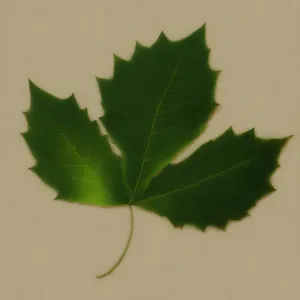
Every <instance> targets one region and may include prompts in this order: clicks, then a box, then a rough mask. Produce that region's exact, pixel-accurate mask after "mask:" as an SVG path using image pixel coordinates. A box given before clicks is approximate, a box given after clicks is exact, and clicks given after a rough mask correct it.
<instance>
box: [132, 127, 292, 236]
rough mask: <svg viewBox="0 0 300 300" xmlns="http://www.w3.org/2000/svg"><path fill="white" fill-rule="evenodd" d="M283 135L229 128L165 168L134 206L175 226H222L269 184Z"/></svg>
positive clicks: (244, 213)
mask: <svg viewBox="0 0 300 300" xmlns="http://www.w3.org/2000/svg"><path fill="white" fill-rule="evenodd" d="M288 139H289V137H288V138H282V139H260V138H257V137H256V136H255V133H254V130H250V131H248V132H246V133H244V134H241V135H236V134H235V133H234V132H233V130H232V129H231V128H230V129H229V130H227V131H226V132H225V133H224V134H223V135H221V136H220V137H218V138H217V139H215V140H213V141H210V142H208V143H206V144H204V145H203V146H202V147H200V148H199V149H198V150H197V151H196V152H195V153H194V154H192V155H191V156H190V157H189V158H188V159H186V160H185V161H183V162H181V163H179V164H175V165H170V166H168V167H167V168H166V169H165V170H164V171H163V172H162V173H161V174H160V175H158V176H157V177H156V178H155V179H154V180H153V181H152V182H151V184H150V186H149V188H148V190H147V191H146V193H145V198H144V199H142V200H141V201H138V202H136V203H135V205H137V206H139V207H142V208H144V209H146V210H149V211H152V212H154V213H156V214H159V215H161V216H165V217H167V218H168V219H169V220H170V221H171V222H172V224H173V225H174V226H175V227H182V226H183V225H193V226H196V227H198V228H200V229H201V230H205V228H206V227H207V226H215V227H219V228H223V229H224V228H225V227H226V225H227V223H228V222H229V221H230V220H240V219H242V218H243V217H245V216H247V215H248V210H249V209H250V208H252V207H253V206H254V205H255V204H256V203H257V201H258V200H259V199H261V198H262V197H264V196H266V195H268V194H269V193H271V192H272V191H274V188H273V187H272V185H271V183H270V176H271V175H272V173H273V172H274V171H275V169H276V168H277V167H278V164H277V159H278V156H279V154H280V152H281V149H282V147H283V146H284V145H285V144H286V142H287V140H288Z"/></svg>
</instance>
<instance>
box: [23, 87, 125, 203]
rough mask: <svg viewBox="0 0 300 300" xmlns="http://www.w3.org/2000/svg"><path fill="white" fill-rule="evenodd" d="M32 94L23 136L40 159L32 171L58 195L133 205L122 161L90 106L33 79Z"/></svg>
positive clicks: (82, 199)
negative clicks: (53, 92) (52, 92)
mask: <svg viewBox="0 0 300 300" xmlns="http://www.w3.org/2000/svg"><path fill="white" fill-rule="evenodd" d="M30 92H31V107H30V110H29V111H28V112H26V113H25V116H26V119H27V122H28V131H27V132H26V133H24V134H23V136H24V138H25V140H26V142H27V144H28V146H29V148H30V150H31V152H32V154H33V156H34V157H35V159H36V162H37V164H36V165H35V166H34V167H33V168H31V169H32V170H33V171H34V172H35V173H36V174H37V175H38V176H39V177H40V178H41V179H42V180H43V181H44V182H45V183H46V184H48V185H49V186H51V187H52V188H54V189H55V190H56V191H57V192H58V196H57V198H56V199H60V200H65V201H70V202H80V203H84V204H94V205H100V206H111V205H120V204H124V203H128V199H127V197H126V190H125V188H124V187H123V185H122V171H121V163H120V159H119V157H117V156H116V155H114V154H113V152H112V151H111V148H110V146H109V144H108V141H107V137H106V136H103V135H100V131H99V126H98V124H97V122H96V121H93V122H91V121H90V120H89V117H88V114H87V110H86V109H85V110H81V109H80V108H79V106H78V104H77V102H76V100H75V97H74V96H73V95H72V96H71V97H69V98H67V99H63V100H61V99H58V98H56V97H54V96H53V95H50V94H48V93H47V92H45V91H43V90H42V89H40V88H38V87H37V86H36V85H34V84H33V83H32V82H30Z"/></svg>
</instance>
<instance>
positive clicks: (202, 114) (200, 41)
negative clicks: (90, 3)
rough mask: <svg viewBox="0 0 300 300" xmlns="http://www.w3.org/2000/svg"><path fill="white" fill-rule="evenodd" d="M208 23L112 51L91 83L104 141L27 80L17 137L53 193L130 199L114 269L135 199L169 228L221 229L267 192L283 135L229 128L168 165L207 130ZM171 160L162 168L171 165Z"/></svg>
mask: <svg viewBox="0 0 300 300" xmlns="http://www.w3.org/2000/svg"><path fill="white" fill-rule="evenodd" d="M209 52H210V50H209V49H208V48H207V45H206V41H205V26H202V27H201V28H200V29H199V30H197V31H195V32H194V33H192V34H191V35H189V36H188V37H186V38H185V39H182V40H180V41H170V40H169V39H167V37H166V36H165V35H164V34H161V35H160V37H159V38H158V40H157V41H156V42H155V43H154V44H153V45H152V46H151V47H149V48H146V47H143V46H141V45H139V44H137V46H136V49H135V52H134V54H133V57H132V58H131V59H130V60H129V61H125V60H122V59H120V58H118V57H117V56H115V69H114V76H113V78H111V79H98V84H99V88H100V91H101V93H102V103H103V107H104V111H105V115H104V116H103V117H102V118H101V120H102V122H103V124H104V126H105V127H106V130H107V132H108V134H109V135H110V138H112V140H113V141H114V142H115V143H116V144H117V145H118V146H119V148H120V150H121V152H122V156H123V159H121V158H120V157H118V156H117V155H115V154H114V153H113V151H112V149H111V147H110V145H109V143H108V137H107V136H103V135H101V134H100V130H99V127H98V124H97V123H96V122H95V121H91V120H90V119H89V117H88V114H87V110H81V109H80V108H79V106H78V104H77V102H76V99H75V97H74V95H72V96H70V97H69V98H67V99H58V98H57V97H55V96H53V95H51V94H49V93H47V92H45V91H44V90H42V89H40V88H38V87H37V86H36V85H35V84H33V83H32V82H30V92H31V107H30V110H29V111H28V112H26V113H25V116H26V119H27V122H28V127H29V129H28V131H27V132H26V133H24V134H23V136H24V138H25V141H26V142H27V144H28V146H29V148H30V150H31V152H32V154H33V156H34V157H35V159H36V165H35V166H34V167H33V168H31V169H32V170H33V171H34V172H35V173H36V174H37V175H38V176H39V177H40V178H41V179H42V180H43V181H44V182H45V183H46V184H47V185H49V186H51V187H52V188H54V189H55V190H56V191H57V193H58V196H57V197H56V199H60V200H65V201H69V202H78V203H81V204H93V205H98V206H105V207H107V206H120V205H129V211H130V229H129V235H128V240H127V242H126V244H125V247H124V250H123V252H122V253H121V255H120V257H119V259H118V260H117V261H116V263H115V264H113V266H112V267H111V268H110V269H109V270H108V271H107V272H104V273H103V274H102V275H100V276H97V278H103V277H105V276H107V275H109V274H111V273H112V272H113V271H114V270H115V269H116V268H117V267H118V266H119V264H120V263H121V262H122V260H123V259H124V257H125V255H126V253H127V251H128V249H129V245H130V243H131V240H132V233H133V228H134V215H133V205H135V206H137V207H140V208H142V209H145V210H147V211H150V212H153V213H156V214H158V215H160V216H164V217H166V218H168V219H169V221H171V222H172V224H173V225H174V226H175V227H183V226H184V225H192V226H195V227H197V228H199V229H201V230H205V229H206V228H207V227H208V226H214V227H218V228H221V229H225V227H226V226H227V224H228V223H229V222H230V221H233V220H241V219H242V218H244V217H246V216H247V215H248V213H249V210H250V209H251V208H252V207H253V206H255V205H256V203H257V202H258V201H259V200H260V199H262V198H263V197H265V196H266V195H268V194H270V193H271V192H273V191H274V188H273V186H272V184H271V181H270V180H271V176H272V174H273V172H274V171H275V170H276V168H277V167H278V163H277V160H278V157H279V155H280V153H281V151H282V149H283V147H284V145H285V144H286V142H287V140H288V139H289V137H286V138H281V139H261V138H259V137H257V136H256V135H255V133H254V130H250V131H248V132H245V133H243V134H240V135H237V134H235V133H234V132H233V130H232V129H231V128H230V129H228V130H227V131H226V132H225V133H224V134H222V135H221V136H220V137H218V138H217V139H215V140H212V141H210V142H207V143H206V144H204V145H202V146H201V147H199V148H198V150H196V151H195V152H194V153H193V154H192V155H191V156H190V157H189V158H187V159H186V160H184V161H182V162H180V163H179V164H176V165H169V164H170V162H171V161H172V159H173V158H174V157H175V155H177V154H178V152H179V151H181V150H183V149H184V148H185V147H186V146H187V145H188V144H189V143H191V142H192V141H193V140H194V139H195V138H196V137H197V136H199V135H200V134H201V133H202V132H203V131H204V130H205V128H206V125H207V123H208V120H209V119H210V117H211V115H212V114H213V112H214V111H215V109H216V106H217V103H216V102H215V99H214V97H215V95H214V94H215V86H216V82H217V77H218V74H219V72H217V71H214V70H212V69H211V68H210V66H209ZM168 165H169V166H168Z"/></svg>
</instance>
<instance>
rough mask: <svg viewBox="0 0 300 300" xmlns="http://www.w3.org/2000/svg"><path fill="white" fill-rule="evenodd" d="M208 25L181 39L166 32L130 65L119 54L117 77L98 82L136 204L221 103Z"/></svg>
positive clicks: (140, 48)
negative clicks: (172, 38)
mask: <svg viewBox="0 0 300 300" xmlns="http://www.w3.org/2000/svg"><path fill="white" fill-rule="evenodd" d="M209 52H210V50H209V49H208V48H207V45H206V41H205V26H202V27H201V28H200V29H199V30H197V31H195V32H194V33H192V34H191V35H189V36H188V37H186V38H185V39H182V40H180V41H170V40H169V39H168V38H167V37H166V36H165V35H164V34H163V33H162V34H161V35H160V36H159V38H158V40H157V41H156V42H155V43H154V44H153V45H152V46H151V47H150V48H146V47H143V46H141V45H140V44H138V43H137V45H136V49H135V52H134V54H133V57H132V58H131V60H130V61H125V60H123V59H121V58H119V57H117V56H115V67H114V76H113V78H111V79H98V83H99V88H100V91H101V94H102V105H103V108H104V111H105V115H104V116H103V117H102V118H101V119H102V122H103V124H104V126H105V128H106V130H107V131H108V133H109V134H110V135H111V137H112V138H113V140H114V142H115V143H116V144H117V145H118V146H119V148H120V149H121V151H122V153H123V157H124V164H125V178H126V181H127V183H128V185H129V187H130V188H131V190H132V196H131V202H134V200H135V199H137V198H138V197H140V196H141V195H142V193H143V191H144V190H145V189H146V188H147V186H148V184H149V182H150V180H151V179H152V177H153V175H155V174H157V173H158V172H159V171H161V169H162V168H163V167H165V166H166V165H167V164H168V163H169V162H170V161H171V160H172V159H173V158H174V156H175V155H176V154H177V153H178V152H179V151H180V150H182V149H183V148H184V147H185V146H186V145H188V144H189V143H190V142H191V141H192V140H193V139H194V138H196V137H197V136H198V135H199V134H200V133H201V132H202V131H203V130H204V129H205V126H206V123H207V121H208V120H209V118H210V116H211V115H212V113H213V112H214V110H215V108H216V106H217V104H216V102H215V100H214V91H215V85H216V80H217V76H218V73H219V72H217V71H213V70H212V69H211V68H210V66H209V63H208V59H209Z"/></svg>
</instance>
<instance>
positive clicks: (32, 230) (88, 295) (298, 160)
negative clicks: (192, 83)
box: [0, 0, 300, 300]
mask: <svg viewBox="0 0 300 300" xmlns="http://www.w3.org/2000/svg"><path fill="white" fill-rule="evenodd" d="M204 22H206V24H207V43H208V45H209V47H210V48H211V49H212V52H211V59H210V63H211V66H212V67H213V68H215V69H220V70H222V73H221V76H220V78H219V81H218V85H217V93H216V99H217V102H218V103H219V104H220V105H221V106H220V108H219V110H218V111H217V113H216V114H215V116H214V118H213V119H212V121H211V122H210V124H209V127H208V129H207V131H206V132H205V134H203V135H202V136H201V138H200V139H199V140H197V141H196V142H195V143H194V144H193V146H192V147H190V149H189V151H192V150H193V149H195V148H196V147H197V146H199V145H200V144H202V143H203V142H204V141H207V140H209V139H211V138H214V137H216V136H218V135H219V134H220V133H222V132H223V131H224V130H226V129H227V128H228V127H229V126H233V128H234V130H235V131H236V132H243V131H245V130H248V129H250V128H253V127H255V130H256V133H257V134H258V135H259V136H260V137H283V136H287V135H291V134H294V135H295V136H294V138H293V139H292V140H290V142H289V143H288V145H287V147H286V148H285V149H284V151H283V152H282V155H281V156H280V161H279V162H280V165H281V167H280V168H279V169H278V170H277V171H276V172H275V173H274V176H273V177H272V183H273V185H274V186H275V188H276V189H277V192H276V193H274V194H272V195H271V196H269V197H267V198H264V200H263V201H261V202H259V204H258V206H257V207H256V208H254V209H253V210H251V216H250V217H249V218H247V219H245V220H243V221H241V222H234V223H231V224H230V226H229V227H228V229H227V231H226V232H221V231H217V230H214V229H209V230H208V231H207V232H206V233H202V232H200V231H198V230H196V229H193V228H185V229H183V230H179V229H174V228H173V227H172V226H171V224H170V223H169V222H168V221H167V220H165V219H163V218H160V217H158V216H156V215H154V214H150V213H146V212H144V211H141V210H135V217H136V228H135V232H134V239H133V242H132V244H131V247H130V250H129V253H128V256H127V257H126V258H125V260H124V262H123V263H122V265H121V266H120V267H119V268H118V269H117V271H116V272H115V273H113V274H112V275H111V276H110V277H107V278H105V279H103V280H100V281H99V280H97V279H95V276H96V275H97V274H99V273H102V272H104V271H105V270H106V269H107V268H108V267H110V265H111V264H112V263H114V262H115V260H116V259H117V257H118V256H119V254H120V252H121V250H122V249H123V246H124V243H125V241H126V239H127V234H128V228H129V212H128V209H127V208H122V209H121V208H119V209H101V208H95V207H84V206H80V205H72V204H69V203H64V202H56V201H53V198H54V197H55V195H56V193H55V191H54V190H52V189H50V188H49V187H47V186H46V185H44V184H43V183H42V182H41V181H40V180H39V178H37V177H36V176H35V175H34V174H33V173H31V172H30V171H28V168H29V167H31V166H32V165H33V164H34V163H35V160H34V158H33V157H32V156H31V154H30V152H29V150H28V148H27V146H26V144H25V142H24V140H23V139H22V138H21V136H20V132H24V131H26V130H27V124H26V122H25V118H24V116H23V114H22V112H23V111H25V110H27V109H28V108H29V104H30V102H29V91H28V78H31V79H32V80H33V81H34V82H35V83H37V84H38V85H39V86H41V87H42V88H44V89H46V90H47V91H49V92H51V93H53V94H55V95H56V96H58V97H67V96H69V95H70V94H71V93H73V92H74V93H75V95H76V97H77V99H78V102H79V104H80V106H81V107H82V108H84V107H87V108H88V110H89V115H90V117H91V119H96V118H98V117H99V116H100V115H101V114H102V110H101V105H100V101H101V98H100V95H99V92H98V89H97V85H96V81H95V76H103V77H106V76H111V75H112V68H113V53H116V54H117V55H119V56H121V57H123V58H130V57H131V55H132V52H133V49H134V45H135V41H136V40H138V41H139V42H140V43H142V44H144V45H148V46H150V45H151V44H152V43H153V42H154V41H155V40H156V38H157V36H158V35H159V33H160V31H161V30H164V31H165V33H166V34H167V36H168V37H169V38H170V39H179V38H183V37H185V36H186V35H188V34H189V33H191V32H192V31H194V30H196V29H198V28H199V27H200V26H202V24H203V23H204ZM0 37H1V44H0V101H1V111H0V134H1V142H0V159H1V165H0V166H1V168H0V176H1V177H0V182H1V199H0V242H1V243H0V298H1V299H5V300H17V299H18V300H19V299H22V300H53V299H55V300H68V299H70V300H71V299H72V300H82V299H84V300H98V299H105V300H110V299H112V300H117V299H118V300H119V299H130V300H140V299H143V300H153V299H157V300H161V299H164V300H165V299H172V300H182V299H189V300H199V299H203V300H204V299H205V300H219V299H222V300H226V299H228V300H253V299H257V300H260V299H261V300H265V299H272V300H282V299H288V300H294V299H300V290H299V278H300V259H299V253H300V234H299V230H300V218H299V214H300V199H299V195H300V193H299V183H300V181H299V177H298V176H299V170H300V118H299V117H300V2H299V0H285V1H279V0H277V1H275V0H252V1H248V0H227V1H223V0H218V1H217V0H207V1H204V0H195V1H194V0H185V1H179V0H178V1H174V0H168V1H166V0H152V1H144V0H127V1H122V0H119V1H117V0H85V1H79V0H77V1H75V0H51V1H42V0H26V1H24V0H0ZM189 153H190V152H189ZM186 154H187V153H185V154H184V155H186ZM184 155H183V156H184Z"/></svg>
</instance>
